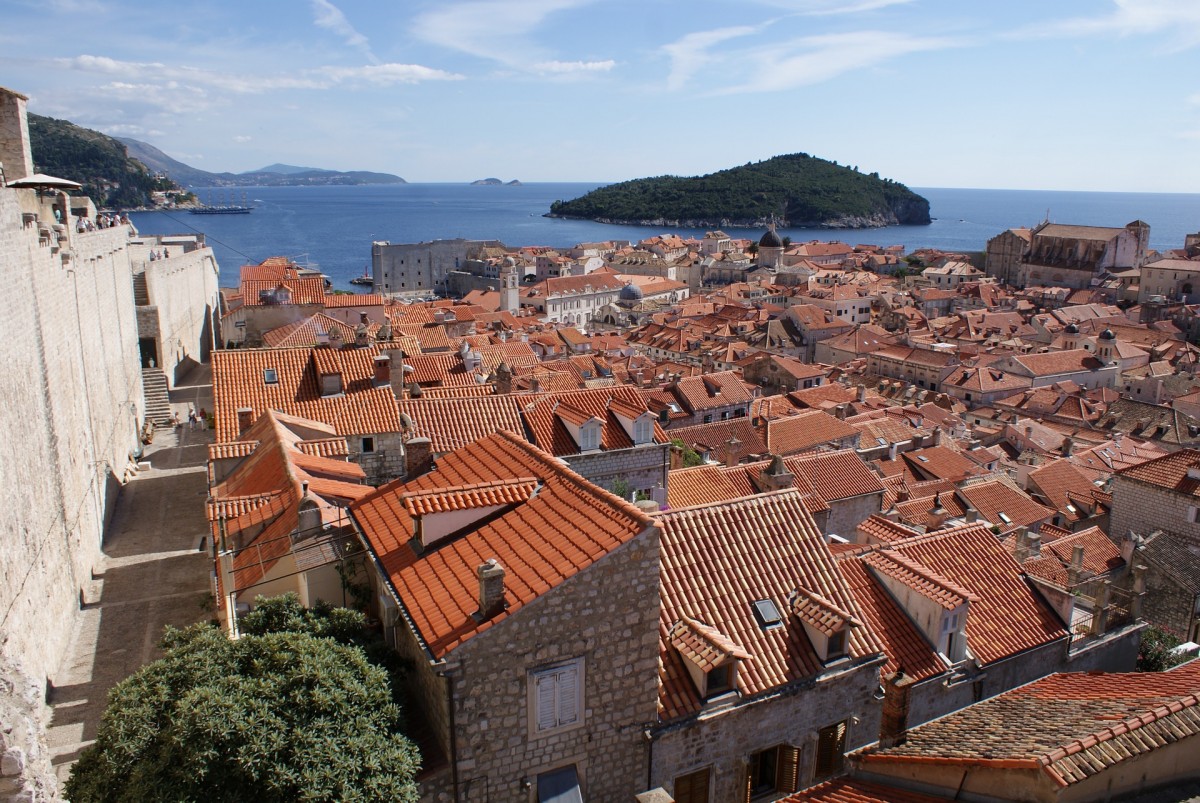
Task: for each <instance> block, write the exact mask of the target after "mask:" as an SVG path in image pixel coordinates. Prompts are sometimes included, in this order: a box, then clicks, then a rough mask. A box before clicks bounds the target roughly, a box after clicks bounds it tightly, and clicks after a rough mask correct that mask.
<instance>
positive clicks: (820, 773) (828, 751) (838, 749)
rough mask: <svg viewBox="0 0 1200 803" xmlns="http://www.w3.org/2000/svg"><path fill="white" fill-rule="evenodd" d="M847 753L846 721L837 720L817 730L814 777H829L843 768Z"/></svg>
mask: <svg viewBox="0 0 1200 803" xmlns="http://www.w3.org/2000/svg"><path fill="white" fill-rule="evenodd" d="M845 753H846V721H845V720H842V721H841V722H836V723H834V724H833V725H830V726H828V727H826V728H821V730H820V731H818V732H817V755H816V757H815V759H814V761H813V778H814V779H820V778H828V777H829V776H831V775H836V774H837V773H839V772H841V770H842V762H843V761H844V759H845Z"/></svg>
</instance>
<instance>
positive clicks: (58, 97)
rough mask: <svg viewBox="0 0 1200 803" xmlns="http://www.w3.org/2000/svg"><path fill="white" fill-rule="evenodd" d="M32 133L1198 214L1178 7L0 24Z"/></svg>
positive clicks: (1190, 62)
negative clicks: (825, 179) (890, 184)
mask: <svg viewBox="0 0 1200 803" xmlns="http://www.w3.org/2000/svg"><path fill="white" fill-rule="evenodd" d="M0 10H2V11H3V19H4V25H3V27H2V28H0V85H3V86H5V87H7V88H9V89H13V90H16V91H18V92H21V93H22V94H25V95H27V96H29V110H30V111H31V112H35V113H37V114H43V115H48V116H51V117H58V118H64V119H68V120H71V121H72V122H75V123H78V124H80V125H84V126H87V127H90V128H96V129H98V130H100V131H103V132H105V133H108V134H112V135H114V136H127V137H133V138H135V139H140V140H142V141H145V142H148V143H150V144H152V145H154V146H156V147H158V148H160V149H162V150H163V151H165V152H166V153H167V154H168V155H170V156H172V157H174V158H176V159H179V160H180V161H183V162H186V163H188V164H190V165H192V166H194V167H198V168H202V169H205V170H210V171H214V172H220V171H233V172H242V171H247V170H254V169H257V168H260V167H263V166H265V165H268V164H271V163H273V162H283V163H286V164H294V165H301V166H309V167H319V168H326V169H335V170H374V171H382V172H388V173H395V174H397V175H399V176H402V177H404V178H405V179H407V180H408V181H472V180H475V179H479V178H484V177H496V178H500V179H502V180H505V181H508V180H511V179H519V180H521V181H524V182H530V181H597V182H607V181H620V180H625V179H631V178H639V177H643V176H654V175H663V174H673V175H699V174H703V173H709V172H712V171H715V170H720V169H723V168H727V167H732V166H736V165H739V164H745V163H746V162H750V161H758V160H762V159H767V158H770V157H772V156H776V155H779V154H784V153H796V152H801V151H802V152H805V153H809V154H812V155H815V156H820V157H822V158H825V159H830V160H834V161H837V162H839V163H840V164H847V165H855V166H858V167H859V169H860V170H862V171H863V172H878V173H880V175H882V176H885V177H889V178H892V179H894V180H896V181H900V182H902V183H905V184H908V185H909V186H912V187H978V188H997V189H1048V190H1086V191H1127V192H1200V158H1197V157H1198V156H1200V0H1054V2H1045V0H1004V2H962V0H841V1H840V2H839V1H838V0H402V2H378V0H375V1H374V2H372V0H242V2H231V1H230V0H202V1H201V2H194V3H180V2H174V1H173V0H158V1H157V2H153V3H151V2H141V1H139V0H120V1H119V2H117V0H0Z"/></svg>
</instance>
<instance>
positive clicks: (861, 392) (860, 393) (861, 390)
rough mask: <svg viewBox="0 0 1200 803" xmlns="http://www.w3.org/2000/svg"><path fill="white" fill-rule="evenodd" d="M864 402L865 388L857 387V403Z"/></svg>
mask: <svg viewBox="0 0 1200 803" xmlns="http://www.w3.org/2000/svg"><path fill="white" fill-rule="evenodd" d="M866 400H867V386H866V385H859V386H858V403H859V404H862V403H863V402H865V401H866Z"/></svg>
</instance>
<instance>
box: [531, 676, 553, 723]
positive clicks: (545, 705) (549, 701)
mask: <svg viewBox="0 0 1200 803" xmlns="http://www.w3.org/2000/svg"><path fill="white" fill-rule="evenodd" d="M554 681H555V676H554V675H553V674H550V673H547V674H544V675H539V676H538V678H537V680H536V683H537V689H536V692H537V729H538V730H540V731H544V730H549V729H550V728H553V727H555V726H556V725H558V712H557V711H555V710H554V709H555V705H554V703H555V699H554V698H555V696H556V695H555V687H556V686H557V684H556V683H555V682H554Z"/></svg>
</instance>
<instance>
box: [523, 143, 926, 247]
mask: <svg viewBox="0 0 1200 803" xmlns="http://www.w3.org/2000/svg"><path fill="white" fill-rule="evenodd" d="M546 216H547V217H561V218H576V219H582V220H594V221H598V222H600V223H618V224H623V225H652V226H676V227H681V228H682V227H686V228H707V227H710V226H711V227H720V226H744V227H757V226H764V225H766V224H767V223H768V222H770V221H771V220H772V219H774V220H775V221H776V222H777V223H778V224H779V225H781V226H793V227H805V228H838V229H843V228H870V227H878V226H891V225H896V224H909V225H922V224H927V223H929V222H930V218H929V201H927V200H926V199H925V198H922V197H921V196H920V195H917V194H916V193H915V192H913V191H912V190H910V189H909V188H908V187H906V186H904V185H903V184H900V183H898V182H895V181H892V180H891V179H887V178H880V177H879V174H878V173H869V174H868V173H860V172H859V171H858V168H857V167H847V166H843V165H839V164H838V163H837V162H830V161H827V160H825V159H820V158H817V157H815V156H809V155H808V154H807V153H793V154H788V155H785V156H776V157H774V158H772V159H766V160H764V161H761V162H754V163H749V162H747V163H746V164H745V165H743V166H741V167H734V168H730V169H728V170H721V171H718V172H716V173H710V174H708V175H705V176H695V177H680V176H658V177H656V178H640V179H635V180H633V181H622V182H620V183H619V184H610V185H608V186H606V187H600V188H598V189H595V190H592V191H591V192H589V193H587V194H586V195H583V196H581V197H579V198H576V199H574V200H571V201H555V202H554V203H553V204H551V206H550V212H549V213H548V214H547V215H546Z"/></svg>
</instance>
